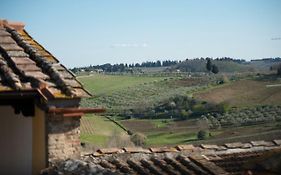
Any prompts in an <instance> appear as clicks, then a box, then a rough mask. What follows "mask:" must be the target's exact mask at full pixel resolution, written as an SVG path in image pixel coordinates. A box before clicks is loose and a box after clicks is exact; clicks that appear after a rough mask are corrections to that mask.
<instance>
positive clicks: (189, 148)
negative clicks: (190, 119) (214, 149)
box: [176, 145, 195, 151]
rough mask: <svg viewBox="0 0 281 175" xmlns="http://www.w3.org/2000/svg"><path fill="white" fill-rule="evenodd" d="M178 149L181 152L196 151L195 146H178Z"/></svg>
mask: <svg viewBox="0 0 281 175" xmlns="http://www.w3.org/2000/svg"><path fill="white" fill-rule="evenodd" d="M176 149H178V150H179V151H183V150H191V151H192V150H194V149H195V147H194V146H193V145H177V146H176Z"/></svg>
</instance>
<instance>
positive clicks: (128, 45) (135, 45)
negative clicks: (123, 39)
mask: <svg viewBox="0 0 281 175" xmlns="http://www.w3.org/2000/svg"><path fill="white" fill-rule="evenodd" d="M111 47H113V48H120V47H123V48H145V47H148V44H147V43H115V44H112V45H111Z"/></svg>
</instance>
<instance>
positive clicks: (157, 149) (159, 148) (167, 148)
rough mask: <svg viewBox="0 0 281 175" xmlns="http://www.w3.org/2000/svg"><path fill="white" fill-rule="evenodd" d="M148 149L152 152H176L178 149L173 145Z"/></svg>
mask: <svg viewBox="0 0 281 175" xmlns="http://www.w3.org/2000/svg"><path fill="white" fill-rule="evenodd" d="M149 150H150V151H151V152H153V153H164V152H177V151H178V150H177V149H176V148H173V147H157V148H149Z"/></svg>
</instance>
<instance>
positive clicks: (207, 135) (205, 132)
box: [197, 130, 209, 140]
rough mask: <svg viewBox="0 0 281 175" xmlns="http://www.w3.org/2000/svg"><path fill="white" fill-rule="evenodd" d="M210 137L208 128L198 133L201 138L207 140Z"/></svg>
mask: <svg viewBox="0 0 281 175" xmlns="http://www.w3.org/2000/svg"><path fill="white" fill-rule="evenodd" d="M208 137H209V131H207V130H200V131H199V132H198V133H197V138H198V139H199V140H205V139H207V138H208Z"/></svg>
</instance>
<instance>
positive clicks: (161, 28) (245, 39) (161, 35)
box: [0, 0, 281, 67]
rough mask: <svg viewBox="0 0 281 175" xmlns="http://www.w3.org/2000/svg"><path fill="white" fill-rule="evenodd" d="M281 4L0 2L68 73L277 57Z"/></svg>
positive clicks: (6, 15) (252, 0)
mask: <svg viewBox="0 0 281 175" xmlns="http://www.w3.org/2000/svg"><path fill="white" fill-rule="evenodd" d="M280 9H281V1H280V0H138V1H137V0H99V1H97V0H80V1H78V0H68V1H67V0H48V1H43V0H25V1H23V0H6V1H4V0H1V1H0V18H2V19H8V20H12V21H22V22H24V23H25V24H26V27H25V28H26V30H27V31H28V32H29V33H30V34H31V35H32V36H33V37H34V38H35V39H36V40H37V41H39V43H41V44H42V45H43V46H44V47H45V48H46V49H47V50H49V51H50V52H52V53H53V54H54V55H55V56H56V57H57V58H58V59H60V60H61V62H62V63H63V64H65V65H66V66H68V67H74V66H83V65H89V64H103V63H108V62H109V63H121V62H127V63H133V62H135V63H136V62H142V61H146V60H158V59H160V60H165V59H178V60H183V59H186V58H194V57H207V56H209V57H223V56H229V57H234V58H242V59H247V60H250V59H255V58H264V57H277V56H279V57H280V56H281V10H280Z"/></svg>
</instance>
